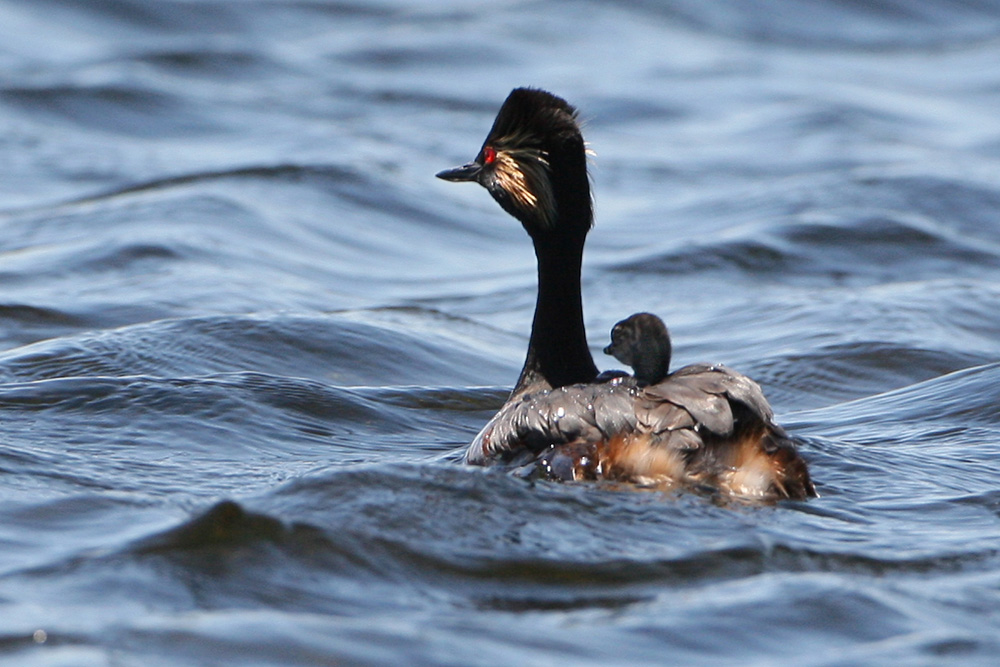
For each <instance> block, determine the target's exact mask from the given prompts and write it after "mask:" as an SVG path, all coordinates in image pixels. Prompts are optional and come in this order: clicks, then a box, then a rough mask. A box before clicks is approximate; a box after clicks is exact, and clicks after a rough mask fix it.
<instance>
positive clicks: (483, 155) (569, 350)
mask: <svg viewBox="0 0 1000 667" xmlns="http://www.w3.org/2000/svg"><path fill="white" fill-rule="evenodd" d="M438 177H440V178H443V179H445V180H450V181H473V182H478V183H479V184H480V185H482V186H483V187H485V188H486V189H487V190H488V191H489V193H490V194H491V195H492V196H493V198H494V199H496V201H497V202H498V203H499V204H500V205H501V206H502V207H503V209H504V210H505V211H507V212H508V213H510V214H511V215H512V216H514V217H515V218H517V219H518V220H519V221H520V222H521V224H522V225H523V226H524V229H525V230H526V231H527V232H528V235H529V236H530V237H531V239H532V242H533V244H534V248H535V256H536V258H537V261H538V297H537V300H536V303H535V315H534V319H533V321H532V326H531V336H530V338H529V340H528V352H527V357H526V358H525V362H524V367H523V368H522V370H521V374H520V377H519V378H518V381H517V384H516V385H515V387H514V390H513V392H512V393H511V395H510V398H509V399H508V400H507V402H506V404H505V405H504V406H503V407H502V408H501V409H500V411H499V412H498V413H497V414H496V415H495V416H494V417H493V419H491V420H490V422H489V423H488V424H486V426H485V427H484V428H483V430H482V431H481V432H480V433H479V435H478V436H476V439H475V440H474V441H473V442H472V444H471V445H470V446H469V449H468V450H467V452H466V461H467V462H469V463H472V464H476V465H493V464H505V465H510V466H523V465H539V466H541V467H542V468H543V469H545V470H547V471H548V472H549V474H550V475H552V476H553V477H557V478H562V479H615V480H620V481H630V482H639V483H649V484H656V485H658V486H669V485H674V484H689V483H692V484H698V485H702V486H706V485H707V486H712V487H714V488H717V489H719V490H720V491H722V492H724V493H728V494H732V495H738V496H746V497H755V498H764V497H768V498H771V497H791V498H804V497H806V496H809V495H814V494H815V491H814V490H813V487H812V483H811V482H810V481H809V474H808V471H807V470H806V466H805V463H804V462H803V461H802V459H801V458H799V456H798V454H797V453H796V451H795V448H794V446H793V445H792V444H791V441H790V440H788V438H787V436H786V435H785V433H784V431H782V430H781V428H780V427H778V426H777V425H776V424H775V423H774V421H773V418H772V414H771V409H770V406H768V405H767V401H766V400H764V397H763V394H761V392H760V388H759V387H758V386H757V385H756V383H754V382H753V381H752V380H750V379H749V378H747V377H745V376H743V375H740V374H739V373H736V372H735V371H731V370H729V369H726V368H724V367H722V366H707V365H700V366H696V367H687V368H685V369H681V370H680V371H677V372H675V373H673V374H671V375H670V376H668V377H667V378H666V379H665V380H663V381H662V382H658V383H656V384H652V385H650V386H649V387H639V386H638V383H636V382H635V381H631V380H630V381H622V380H613V381H609V382H600V381H597V367H596V366H595V365H594V361H593V358H592V357H591V355H590V350H589V348H588V346H587V338H586V331H585V330H584V325H583V306H582V298H581V290H580V271H581V267H582V259H583V246H584V241H585V240H586V236H587V233H588V232H589V230H590V228H591V225H592V222H593V213H592V209H591V198H590V183H589V180H588V177H587V162H586V150H585V144H584V141H583V136H582V135H581V133H580V128H579V125H578V123H577V120H576V110H575V109H574V108H573V107H572V106H570V105H569V104H568V103H567V102H566V101H565V100H563V99H561V98H559V97H556V96H555V95H552V94H551V93H547V92H545V91H542V90H534V89H528V88H518V89H515V90H514V91H513V92H511V94H510V95H509V96H508V98H507V100H506V101H505V102H504V104H503V106H502V107H501V109H500V112H499V113H498V115H497V118H496V120H495V121H494V123H493V128H492V129H491V130H490V132H489V134H488V135H487V137H486V141H485V142H484V143H483V146H482V148H481V149H480V151H479V153H478V155H477V156H476V159H475V160H474V161H472V162H470V163H468V164H466V165H464V166H462V167H458V168H455V169H450V170H446V171H443V172H441V173H439V174H438Z"/></svg>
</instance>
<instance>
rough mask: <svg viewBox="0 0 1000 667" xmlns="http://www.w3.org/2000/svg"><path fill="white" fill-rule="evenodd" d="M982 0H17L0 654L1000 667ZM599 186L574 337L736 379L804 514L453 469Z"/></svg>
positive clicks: (994, 241)
mask: <svg viewBox="0 0 1000 667" xmlns="http://www.w3.org/2000/svg"><path fill="white" fill-rule="evenodd" d="M998 63H1000V3H997V2H991V1H988V0H976V1H971V0H970V1H965V2H958V1H954V2H945V1H943V0H919V1H913V0H906V1H903V0H882V1H877V2H851V1H848V0H806V1H803V0H795V1H792V0H772V1H752V2H751V1H748V0H725V1H720V2H712V3H705V2H700V1H696V0H676V1H673V2H668V1H661V2H653V1H647V2H643V1H640V0H634V1H633V2H620V3H609V2H597V1H593V2H586V1H576V2H473V1H470V0H462V1H461V2H458V1H454V2H448V1H443V2H435V3H426V4H423V5H418V4H416V3H412V2H408V1H405V2H404V1H402V0H399V1H397V2H392V1H387V2H382V3H376V2H350V1H347V2H321V1H319V0H298V1H295V0H287V1H283V0H241V1H239V2H236V1H231V2H230V1H227V0H191V1H180V0H87V1H86V2H83V1H73V0H31V2H28V1H27V0H19V1H18V0H0V471H2V479H3V483H2V485H0V661H3V662H4V663H5V664H12V665H72V666H78V665H84V666H86V665H115V666H122V665H128V666H132V665H135V666H143V667H145V666H149V665H154V666H155V665H222V664H233V665H329V664H339V663H362V664H436V665H438V664H440V665H473V664H483V665H487V664H521V665H542V664H592V665H607V664H671V663H696V664H733V663H737V662H738V663H740V664H759V665H775V664H789V665H791V664H795V665H802V664H806V665H832V664H937V663H948V664H952V663H961V664H993V663H995V660H996V655H997V654H998V651H1000V612H998V611H997V610H998V609H1000V546H998V544H1000V542H998V535H1000V469H998V463H997V462H998V461H1000V408H998V406H1000V307H998V303H1000V180H998V174H1000V113H998V110H1000V67H998V66H997V65H998ZM521 85H534V86H540V87H544V88H547V89H549V90H552V91H553V92H555V93H557V94H559V95H562V96H564V97H565V98H567V99H568V100H569V101H570V102H572V103H573V104H575V105H576V106H578V107H579V108H580V110H581V114H582V116H583V117H584V119H585V120H586V125H585V135H586V138H587V139H588V141H589V143H590V146H591V148H592V149H593V151H594V152H595V154H596V156H595V157H594V158H593V160H592V166H591V171H592V177H593V185H594V189H595V194H596V215H597V226H596V227H595V229H594V231H593V232H592V234H591V236H590V240H589V244H588V248H587V253H586V255H585V258H584V286H583V287H584V300H585V309H586V323H587V326H588V331H589V339H590V342H591V345H592V347H593V350H594V353H595V357H596V358H597V359H598V361H599V364H600V365H601V366H602V367H603V368H612V367H615V366H616V364H615V363H614V361H613V360H612V359H610V358H607V357H604V356H603V355H601V354H600V348H601V347H603V345H604V344H606V339H607V336H608V332H609V330H610V328H611V326H612V324H614V323H615V322H616V321H618V320H619V319H621V318H622V317H624V316H626V315H628V314H629V313H632V312H634V311H638V310H648V311H653V312H656V313H658V314H660V315H661V316H662V317H663V318H664V319H665V320H666V321H667V323H668V325H669V326H670V328H671V331H672V332H673V335H674V346H675V356H676V361H677V363H678V364H684V363H691V362H695V361H709V362H717V361H721V362H724V363H726V364H728V365H730V366H732V367H734V368H736V369H738V370H741V371H743V372H745V373H747V374H749V375H751V376H752V377H754V378H756V379H757V380H759V381H760V382H761V384H762V385H763V387H764V389H765V392H766V394H767V395H768V397H769V398H770V399H771V401H772V403H773V404H774V407H775V410H776V413H777V416H778V419H779V421H780V422H781V423H782V424H783V425H785V426H786V427H787V428H788V429H789V431H790V432H791V433H792V434H793V435H794V436H795V437H796V438H797V439H798V440H799V441H800V442H801V451H802V453H803V455H804V456H805V457H806V459H807V460H808V461H809V464H810V467H811V470H812V473H813V476H814V478H815V480H816V482H817V486H818V488H819V492H820V494H821V498H819V499H817V500H812V501H809V502H806V503H797V502H789V503H782V504H779V505H776V506H768V507H752V506H735V507H734V506H720V505H717V504H714V503H713V502H712V501H711V500H709V499H706V498H703V497H700V496H696V495H690V494H689V495H683V494H682V495H676V494H674V495H663V494H658V493H652V492H642V491H633V490H629V489H623V488H621V487H607V486H601V485H596V484H558V483H548V482H535V483H532V482H529V481H525V480H522V479H515V478H512V477H510V476H507V475H505V474H503V473H502V472H498V471H492V470H482V469H476V468H469V467H465V466H463V465H461V464H460V463H459V455H460V453H461V451H462V448H463V446H464V445H465V444H467V443H468V442H469V441H470V440H471V438H472V437H473V435H474V434H475V433H476V431H477V430H478V429H479V428H480V427H481V426H482V424H483V423H484V422H485V421H486V420H487V419H488V418H489V417H490V416H491V415H492V414H493V412H494V411H495V410H496V408H497V407H498V406H499V405H500V404H501V403H502V402H503V400H504V397H505V396H506V392H507V391H508V390H509V388H510V386H511V385H512V384H513V382H514V380H515V379H516V377H517V373H518V370H519V368H520V365H521V362H522V360H523V355H524V350H525V347H526V341H527V333H528V328H529V326H530V321H531V316H532V307H533V304H534V289H535V273H534V256H533V254H532V251H531V247H530V243H529V241H528V239H527V237H526V236H525V234H524V232H523V230H522V229H521V228H520V226H519V225H518V224H517V223H516V222H515V221H514V220H513V219H511V218H510V217H508V216H507V215H505V214H504V213H503V212H502V211H501V210H500V209H499V207H497V206H496V204H495V203H494V202H493V201H492V200H491V199H490V197H489V196H488V195H487V193H485V192H484V191H483V190H482V189H481V188H477V187H474V186H464V187H463V186H457V185H454V184H449V183H444V182H442V181H439V180H436V179H435V178H434V177H433V174H434V173H435V172H436V171H439V170H441V169H443V168H446V167H449V166H453V165H455V164H460V163H462V162H465V161H467V160H469V159H471V158H472V157H473V156H474V155H475V153H476V151H477V150H478V149H479V146H480V144H481V142H482V139H483V137H484V136H485V134H486V132H487V130H488V129H489V127H490V124H491V123H492V119H493V115H494V114H495V112H496V110H497V108H498V107H499V104H500V103H501V102H502V101H503V99H504V97H505V96H506V95H507V93H508V92H509V90H510V89H511V88H513V87H515V86H521Z"/></svg>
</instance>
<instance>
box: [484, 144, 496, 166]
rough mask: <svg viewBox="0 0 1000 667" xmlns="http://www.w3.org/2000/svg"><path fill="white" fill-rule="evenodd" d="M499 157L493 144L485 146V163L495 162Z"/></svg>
mask: <svg viewBox="0 0 1000 667" xmlns="http://www.w3.org/2000/svg"><path fill="white" fill-rule="evenodd" d="M496 159H497V152H496V151H495V150H494V149H493V147H492V146H486V147H485V148H483V164H493V163H494V162H495V161H496Z"/></svg>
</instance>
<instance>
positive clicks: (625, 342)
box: [604, 313, 672, 387]
mask: <svg viewBox="0 0 1000 667" xmlns="http://www.w3.org/2000/svg"><path fill="white" fill-rule="evenodd" d="M671 351H672V350H671V347H670V332H669V331H668V330H667V327H666V325H665V324H663V320H661V319H660V318H659V317H657V316H656V315H653V314H651V313H636V314H635V315H629V316H628V317H626V318H625V319H624V320H622V321H621V322H619V323H617V324H616V325H615V326H614V328H612V329H611V344H610V345H608V346H607V347H606V348H604V354H608V355H611V356H612V357H614V358H615V359H617V360H618V361H620V362H622V363H623V364H625V365H626V366H631V367H632V370H633V371H634V372H635V380H636V382H637V383H638V385H639V386H640V387H645V386H647V385H651V384H656V383H658V382H660V381H662V380H663V379H665V378H666V377H667V373H668V372H669V370H670V354H671Z"/></svg>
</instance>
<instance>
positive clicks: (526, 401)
mask: <svg viewBox="0 0 1000 667" xmlns="http://www.w3.org/2000/svg"><path fill="white" fill-rule="evenodd" d="M634 401H635V394H634V390H633V389H632V388H630V387H626V386H613V385H609V384H589V385H570V386H568V387H560V388H558V389H553V390H547V391H541V392H538V393H535V394H530V395H526V396H523V397H521V398H520V399H516V400H514V401H511V402H509V403H507V404H506V405H504V406H503V407H502V408H501V409H500V411H499V412H498V413H497V414H496V415H495V416H494V417H493V419H491V420H490V421H489V423H487V424H486V426H485V427H483V429H482V431H480V432H479V435H477V436H476V439H475V440H473V442H472V444H471V445H470V447H469V449H468V451H467V452H466V460H467V461H469V462H471V463H484V462H487V461H488V460H490V459H492V458H494V457H498V456H499V457H501V459H503V460H507V459H510V458H511V457H513V456H516V455H517V454H518V453H519V452H520V451H522V450H525V449H527V450H528V451H531V452H535V453H537V452H541V451H543V450H545V449H546V448H547V447H549V446H551V445H560V444H566V443H569V442H576V441H585V442H597V441H599V440H602V439H605V438H607V437H609V436H610V435H613V434H616V433H621V432H623V431H627V430H631V429H632V428H634V427H635V411H634V409H633V403H634Z"/></svg>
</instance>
